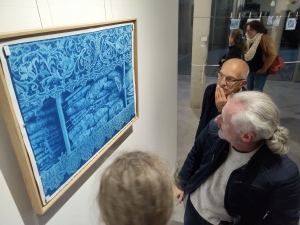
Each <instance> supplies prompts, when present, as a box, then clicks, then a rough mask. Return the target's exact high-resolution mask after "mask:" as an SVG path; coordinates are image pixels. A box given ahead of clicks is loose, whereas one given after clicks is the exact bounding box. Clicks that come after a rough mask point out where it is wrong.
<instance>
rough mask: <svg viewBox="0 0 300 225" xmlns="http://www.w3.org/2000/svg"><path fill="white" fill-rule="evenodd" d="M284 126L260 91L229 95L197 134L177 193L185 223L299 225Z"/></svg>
mask: <svg viewBox="0 0 300 225" xmlns="http://www.w3.org/2000/svg"><path fill="white" fill-rule="evenodd" d="M287 142H288V130H287V129H286V128H284V127H282V126H280V124H279V110H278V108H277V106H276V105H275V103H274V102H273V101H272V99H271V98H270V97H269V96H268V95H267V94H264V93H262V92H257V91H246V92H239V93H237V94H235V95H233V96H232V98H231V99H230V100H229V101H228V102H227V103H226V105H225V106H224V108H223V109H222V112H221V114H220V115H218V116H217V117H216V118H215V119H214V120H212V121H211V122H210V123H209V124H208V125H207V126H206V128H205V129H204V130H203V131H202V132H201V133H200V135H199V136H198V137H197V139H196V141H195V144H194V146H193V148H192V149H191V151H190V153H189V154H188V156H187V158H186V160H185V163H184V165H183V167H182V170H181V171H180V173H179V175H178V177H179V187H178V189H175V194H176V196H177V199H178V201H179V202H181V201H182V199H183V196H187V197H188V200H187V206H186V210H185V215H184V224H185V225H194V224H195V225H196V224H198V225H199V224H205V225H210V224H214V225H227V224H240V225H250V224H251V225H263V224H264V225H266V224H267V225H283V224H285V225H298V221H299V210H300V179H299V169H298V167H297V165H296V164H295V163H294V162H293V161H292V160H291V159H290V158H289V157H288V156H287V155H286V153H287V151H288V143H287Z"/></svg>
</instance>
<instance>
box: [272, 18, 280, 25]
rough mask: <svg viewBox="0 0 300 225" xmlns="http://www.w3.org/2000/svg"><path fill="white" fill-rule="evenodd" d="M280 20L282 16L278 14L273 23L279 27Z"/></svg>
mask: <svg viewBox="0 0 300 225" xmlns="http://www.w3.org/2000/svg"><path fill="white" fill-rule="evenodd" d="M280 20H281V16H276V18H275V20H274V22H273V25H274V26H276V27H278V26H279V23H280Z"/></svg>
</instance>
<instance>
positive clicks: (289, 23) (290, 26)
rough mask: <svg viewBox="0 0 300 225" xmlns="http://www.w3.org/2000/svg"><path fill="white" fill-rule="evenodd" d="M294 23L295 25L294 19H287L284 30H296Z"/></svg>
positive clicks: (295, 20)
mask: <svg viewBox="0 0 300 225" xmlns="http://www.w3.org/2000/svg"><path fill="white" fill-rule="evenodd" d="M296 23H297V19H296V18H287V20H286V25H285V29H286V30H295V29H296Z"/></svg>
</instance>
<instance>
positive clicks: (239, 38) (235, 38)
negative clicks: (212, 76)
mask: <svg viewBox="0 0 300 225" xmlns="http://www.w3.org/2000/svg"><path fill="white" fill-rule="evenodd" d="M228 42H229V51H228V53H227V54H225V55H224V56H223V57H222V58H221V59H220V61H219V65H220V68H221V67H222V65H223V63H224V62H225V61H226V60H228V59H232V58H238V59H244V54H243V51H244V49H245V47H244V41H243V31H242V30H241V29H234V30H231V32H230V35H229V37H228Z"/></svg>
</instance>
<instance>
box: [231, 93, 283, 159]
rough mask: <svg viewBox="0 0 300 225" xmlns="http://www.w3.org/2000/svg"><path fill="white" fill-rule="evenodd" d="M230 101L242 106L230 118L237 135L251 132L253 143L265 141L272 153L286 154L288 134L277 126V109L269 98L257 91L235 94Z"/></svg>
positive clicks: (278, 120)
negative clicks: (253, 136)
mask: <svg viewBox="0 0 300 225" xmlns="http://www.w3.org/2000/svg"><path fill="white" fill-rule="evenodd" d="M231 101H233V102H234V103H236V104H239V105H241V106H242V110H240V111H239V112H238V113H237V114H234V115H233V116H232V117H231V123H232V124H233V126H234V128H235V131H236V132H237V133H238V134H241V133H247V132H252V133H254V134H255V139H254V141H259V140H265V142H266V144H267V146H268V147H269V149H270V150H271V151H273V152H274V153H276V154H279V155H283V154H286V153H287V151H288V148H289V146H288V133H289V132H288V129H286V128H285V127H282V126H280V125H279V122H280V119H279V109H278V107H277V106H276V105H275V103H274V102H273V100H272V99H271V98H270V96H268V95H267V94H265V93H262V92H258V91H244V92H239V93H237V94H235V95H234V96H233V97H232V99H231Z"/></svg>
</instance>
